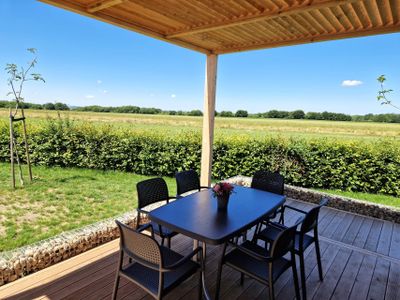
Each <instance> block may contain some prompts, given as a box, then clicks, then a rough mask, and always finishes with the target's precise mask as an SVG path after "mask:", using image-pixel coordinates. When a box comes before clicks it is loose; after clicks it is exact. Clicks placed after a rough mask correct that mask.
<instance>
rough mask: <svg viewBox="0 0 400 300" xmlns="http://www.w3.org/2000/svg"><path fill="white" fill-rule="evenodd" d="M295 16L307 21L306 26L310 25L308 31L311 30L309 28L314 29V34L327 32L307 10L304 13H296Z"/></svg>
mask: <svg viewBox="0 0 400 300" xmlns="http://www.w3.org/2000/svg"><path fill="white" fill-rule="evenodd" d="M297 16H298V18H300V19H301V20H303V22H305V23H307V24H308V26H309V27H310V31H311V29H312V30H314V31H315V34H316V35H318V34H324V33H327V32H328V31H326V29H325V28H324V27H323V26H322V25H321V24H319V23H318V22H317V21H316V20H315V19H314V17H313V16H312V15H311V14H310V13H309V12H304V13H301V14H298V15H297Z"/></svg>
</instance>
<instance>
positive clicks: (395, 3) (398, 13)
mask: <svg viewBox="0 0 400 300" xmlns="http://www.w3.org/2000/svg"><path fill="white" fill-rule="evenodd" d="M390 7H391V10H392V14H393V22H394V24H400V3H399V0H390Z"/></svg>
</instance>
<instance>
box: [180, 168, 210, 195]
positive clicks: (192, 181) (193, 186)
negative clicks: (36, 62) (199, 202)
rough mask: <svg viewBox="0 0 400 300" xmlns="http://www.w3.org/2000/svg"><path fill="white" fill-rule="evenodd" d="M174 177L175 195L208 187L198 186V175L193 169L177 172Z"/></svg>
mask: <svg viewBox="0 0 400 300" xmlns="http://www.w3.org/2000/svg"><path fill="white" fill-rule="evenodd" d="M175 179H176V195H177V196H180V195H182V194H184V193H187V192H190V191H200V190H201V189H203V188H205V189H207V188H209V187H207V186H200V180H199V175H197V172H196V171H194V170H188V171H182V172H177V173H176V174H175Z"/></svg>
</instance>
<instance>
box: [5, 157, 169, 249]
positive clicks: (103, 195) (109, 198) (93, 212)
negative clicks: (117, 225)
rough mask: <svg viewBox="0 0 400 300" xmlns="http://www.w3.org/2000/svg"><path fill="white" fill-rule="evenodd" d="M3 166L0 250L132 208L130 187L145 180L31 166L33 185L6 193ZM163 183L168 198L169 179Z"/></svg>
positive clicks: (133, 189) (134, 201) (7, 182)
mask: <svg viewBox="0 0 400 300" xmlns="http://www.w3.org/2000/svg"><path fill="white" fill-rule="evenodd" d="M9 167H10V165H9V164H5V163H0V251H5V250H10V249H14V248H17V247H20V246H24V245H28V244H30V243H33V242H36V241H40V240H42V239H45V238H48V237H51V236H54V235H56V234H59V233H61V232H63V231H67V230H71V229H75V228H79V227H82V226H84V225H87V224H91V223H94V222H96V221H100V220H103V219H106V218H110V217H114V216H116V215H119V214H122V213H124V212H127V211H129V210H133V209H134V208H135V207H136V205H137V196H136V183H137V182H139V181H141V180H144V179H146V178H148V177H146V176H140V175H135V174H131V173H123V172H113V171H98V170H87V169H75V168H66V169H61V168H56V167H53V168H46V167H33V174H34V182H33V183H27V184H26V185H25V187H24V188H21V187H18V188H17V189H16V190H12V189H11V188H10V175H9ZM26 171H27V170H24V174H27V172H26ZM26 179H27V178H26ZM165 179H166V181H167V184H168V187H169V189H170V193H171V195H173V194H174V193H175V191H176V188H175V181H174V180H173V179H172V178H165Z"/></svg>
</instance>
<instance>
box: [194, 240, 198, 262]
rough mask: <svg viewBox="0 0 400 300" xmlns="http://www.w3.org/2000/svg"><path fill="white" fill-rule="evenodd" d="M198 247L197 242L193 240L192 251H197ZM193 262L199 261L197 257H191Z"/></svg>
mask: <svg viewBox="0 0 400 300" xmlns="http://www.w3.org/2000/svg"><path fill="white" fill-rule="evenodd" d="M198 247H199V241H197V240H193V250H195V249H197V248H198ZM193 260H194V261H199V257H198V256H197V255H196V256H194V257H193Z"/></svg>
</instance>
